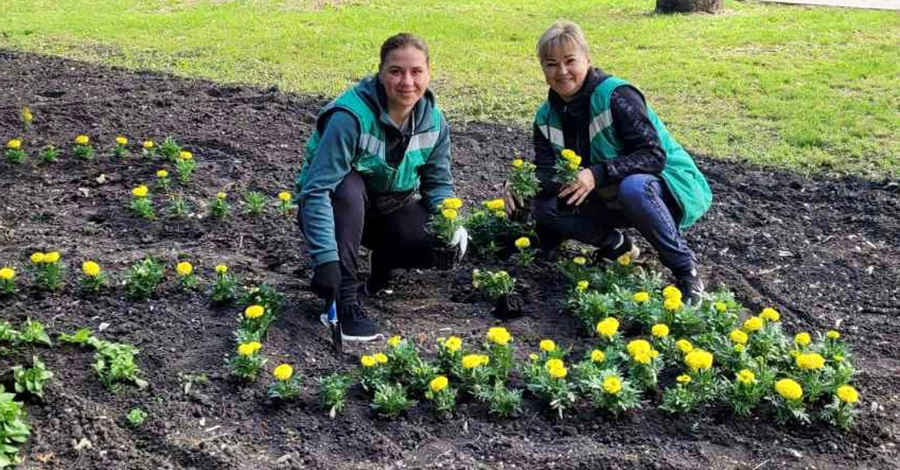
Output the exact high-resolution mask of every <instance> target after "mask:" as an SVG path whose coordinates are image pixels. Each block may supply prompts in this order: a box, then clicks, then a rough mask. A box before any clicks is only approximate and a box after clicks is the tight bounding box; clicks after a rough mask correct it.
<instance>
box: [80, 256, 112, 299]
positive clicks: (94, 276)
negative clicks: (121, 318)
mask: <svg viewBox="0 0 900 470" xmlns="http://www.w3.org/2000/svg"><path fill="white" fill-rule="evenodd" d="M81 273H82V274H83V275H84V277H82V278H81V288H82V290H84V292H86V293H89V294H96V293H97V292H100V289H102V288H103V287H104V286H105V285H106V283H107V276H106V273H105V272H103V270H102V269H101V268H100V265H99V264H97V263H96V262H94V261H85V262H84V263H82V264H81Z"/></svg>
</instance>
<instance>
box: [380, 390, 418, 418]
mask: <svg viewBox="0 0 900 470" xmlns="http://www.w3.org/2000/svg"><path fill="white" fill-rule="evenodd" d="M415 404H416V402H415V400H410V399H409V398H407V397H406V389H404V388H403V385H400V384H388V383H382V384H378V385H377V386H376V387H375V396H374V398H373V399H372V405H371V406H372V409H373V410H375V412H376V413H378V414H379V415H381V416H385V417H389V418H391V417H395V416H398V415H399V414H400V413H402V412H404V411H405V410H406V409H407V408H409V407H411V406H413V405H415Z"/></svg>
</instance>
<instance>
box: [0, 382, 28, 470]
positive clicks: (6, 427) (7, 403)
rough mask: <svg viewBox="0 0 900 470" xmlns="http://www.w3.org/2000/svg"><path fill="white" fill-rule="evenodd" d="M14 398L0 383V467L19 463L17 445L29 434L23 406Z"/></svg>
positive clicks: (22, 442) (20, 459) (23, 441)
mask: <svg viewBox="0 0 900 470" xmlns="http://www.w3.org/2000/svg"><path fill="white" fill-rule="evenodd" d="M15 398H16V395H15V394H14V393H6V390H5V389H4V388H3V386H2V385H0V430H2V431H0V468H8V467H13V466H15V465H18V464H19V463H21V461H22V458H21V457H19V446H21V445H22V444H24V443H25V441H27V440H28V436H30V435H31V428H30V427H29V426H28V423H26V422H25V417H26V416H25V408H24V406H23V405H22V403H21V402H18V401H15Z"/></svg>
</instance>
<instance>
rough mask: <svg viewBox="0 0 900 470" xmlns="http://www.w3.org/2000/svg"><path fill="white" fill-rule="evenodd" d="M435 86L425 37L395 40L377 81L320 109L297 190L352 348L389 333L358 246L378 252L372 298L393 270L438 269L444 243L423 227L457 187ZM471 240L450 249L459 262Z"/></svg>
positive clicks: (385, 49)
mask: <svg viewBox="0 0 900 470" xmlns="http://www.w3.org/2000/svg"><path fill="white" fill-rule="evenodd" d="M430 79H431V75H430V64H429V56H428V47H427V45H426V44H425V42H424V41H423V40H422V39H421V38H419V37H417V36H414V35H412V34H408V33H401V34H397V35H395V36H392V37H390V38H388V39H387V40H386V41H385V42H384V44H382V46H381V62H380V64H379V67H378V74H377V75H376V76H373V77H367V78H365V79H363V80H362V81H360V82H359V83H358V84H356V85H355V86H354V87H352V88H350V89H349V90H347V91H345V92H344V93H343V94H341V95H340V96H339V97H338V98H336V99H335V100H334V101H332V102H330V103H329V104H328V105H326V106H325V107H324V108H323V109H322V111H321V113H320V114H319V116H318V118H317V120H316V129H315V132H314V133H313V135H312V137H311V138H310V140H309V143H308V144H307V147H306V158H305V162H304V165H303V168H302V169H301V171H300V174H299V176H298V177H297V188H296V192H297V194H298V196H299V202H300V221H301V227H302V231H303V236H304V238H305V239H306V242H307V245H308V247H309V253H310V255H311V256H312V260H313V264H314V265H315V271H314V273H313V278H312V288H313V290H314V291H315V292H316V293H317V294H318V295H319V296H320V297H322V298H324V299H325V300H326V302H328V303H329V305H330V304H331V303H332V302H336V305H337V316H338V319H339V323H340V325H341V330H342V336H343V340H344V341H371V340H374V339H376V338H378V337H380V336H381V335H380V332H379V329H378V327H377V325H376V324H375V322H374V321H372V320H371V319H369V318H367V317H365V316H364V315H363V313H362V310H361V308H360V299H359V297H358V296H359V291H360V290H362V289H361V288H362V287H363V286H362V284H361V282H360V279H359V276H358V258H359V247H360V245H364V246H366V247H367V248H369V249H370V250H372V257H371V265H372V266H371V275H370V277H369V279H368V281H367V283H366V286H365V287H366V289H367V290H368V291H369V292H370V293H374V292H376V291H377V290H378V289H379V288H381V287H384V286H385V285H386V284H387V282H388V281H389V279H390V271H391V269H393V268H413V267H418V268H425V267H431V266H433V265H434V263H435V254H434V248H435V247H436V246H437V245H436V241H435V239H434V237H433V236H432V235H431V234H429V233H428V231H427V230H426V227H425V225H426V223H427V221H428V219H429V217H430V215H431V214H434V213H436V212H438V211H439V208H440V204H441V202H442V201H443V200H444V199H445V198H451V197H453V196H454V189H453V177H452V175H451V173H450V129H449V127H448V126H447V122H446V120H445V119H444V116H443V114H442V113H441V111H440V110H439V109H438V108H437V105H436V103H435V98H434V95H433V94H432V92H431V91H430V90H429V89H428V85H429V82H430ZM466 239H467V237H466V234H465V230H463V229H460V230H458V231H457V232H456V233H455V234H454V236H453V239H452V242H451V245H453V246H455V247H457V249H458V256H459V257H460V258H461V257H462V255H463V254H465V245H466ZM325 320H326V317H325V316H324V315H323V322H325Z"/></svg>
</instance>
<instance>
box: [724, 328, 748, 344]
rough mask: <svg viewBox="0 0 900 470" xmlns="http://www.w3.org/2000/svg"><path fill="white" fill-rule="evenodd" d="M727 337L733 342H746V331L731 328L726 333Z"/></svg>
mask: <svg viewBox="0 0 900 470" xmlns="http://www.w3.org/2000/svg"><path fill="white" fill-rule="evenodd" d="M728 339H730V340H731V342H732V343H734V344H747V339H748V336H747V333H744V332H743V331H741V330H732V331H731V333H729V334H728Z"/></svg>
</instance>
